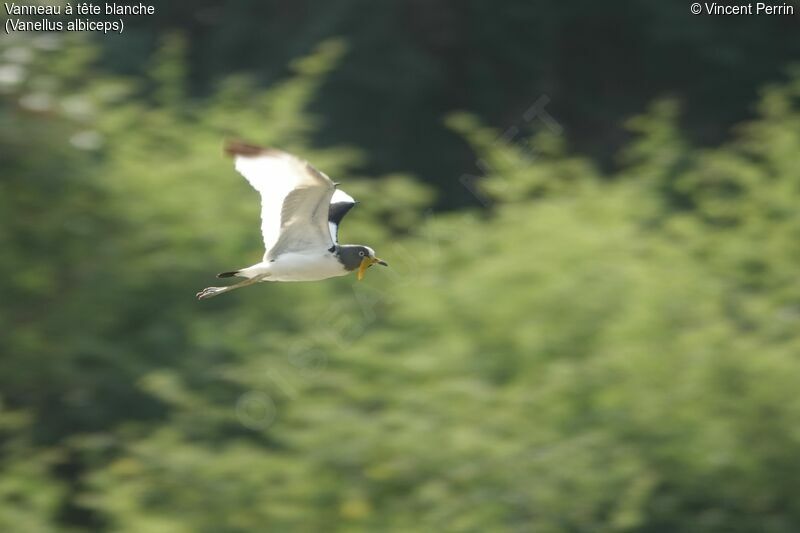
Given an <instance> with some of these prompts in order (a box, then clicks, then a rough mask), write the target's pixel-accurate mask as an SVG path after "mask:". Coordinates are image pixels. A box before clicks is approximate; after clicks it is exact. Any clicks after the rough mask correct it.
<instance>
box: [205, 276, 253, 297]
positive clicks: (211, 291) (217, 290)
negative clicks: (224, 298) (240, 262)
mask: <svg viewBox="0 0 800 533" xmlns="http://www.w3.org/2000/svg"><path fill="white" fill-rule="evenodd" d="M266 277H267V274H259V275H257V276H253V277H252V278H249V279H246V280H244V281H240V282H239V283H236V284H234V285H228V286H227V287H206V288H205V289H203V290H202V291H200V292H198V293H197V299H198V300H205V299H206V298H212V297H214V296H219V295H220V294H222V293H224V292H229V291H232V290H233V289H241V288H242V287H247V286H248V285H252V284H254V283H258V282H259V281H261V280H262V279H264V278H266Z"/></svg>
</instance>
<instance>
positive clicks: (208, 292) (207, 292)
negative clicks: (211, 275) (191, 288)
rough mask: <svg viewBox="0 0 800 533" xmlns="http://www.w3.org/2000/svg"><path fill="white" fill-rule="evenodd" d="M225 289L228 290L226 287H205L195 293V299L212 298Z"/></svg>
mask: <svg viewBox="0 0 800 533" xmlns="http://www.w3.org/2000/svg"><path fill="white" fill-rule="evenodd" d="M227 290H228V288H227V287H206V288H205V289H203V290H202V291H200V292H198V293H197V299H198V300H205V299H206V298H212V297H214V296H217V295H218V294H222V293H223V292H225V291H227Z"/></svg>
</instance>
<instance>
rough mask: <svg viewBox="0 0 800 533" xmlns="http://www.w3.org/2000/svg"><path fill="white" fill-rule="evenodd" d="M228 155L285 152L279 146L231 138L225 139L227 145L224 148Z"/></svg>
mask: <svg viewBox="0 0 800 533" xmlns="http://www.w3.org/2000/svg"><path fill="white" fill-rule="evenodd" d="M223 150H224V151H225V154H226V155H229V156H231V157H236V156H242V157H258V156H260V155H270V154H272V155H278V154H283V153H285V152H282V151H281V150H278V149H277V148H269V147H266V146H259V145H257V144H251V143H248V142H245V141H240V140H238V139H230V140H227V141H225V147H224V148H223Z"/></svg>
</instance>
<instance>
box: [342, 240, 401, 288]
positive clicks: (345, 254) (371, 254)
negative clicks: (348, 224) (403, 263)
mask: <svg viewBox="0 0 800 533" xmlns="http://www.w3.org/2000/svg"><path fill="white" fill-rule="evenodd" d="M339 258H340V260H341V261H342V264H344V266H345V268H346V269H347V270H356V271H357V272H358V273H357V274H356V276H357V277H358V280H359V281H361V280H362V279H364V273H365V272H366V271H367V269H368V268H369V267H371V266H372V265H381V266H389V264H388V263H387V262H386V261H384V260H383V259H381V258H379V257H378V256H376V255H375V250H373V249H372V248H370V247H369V246H361V245H346V246H340V247H339Z"/></svg>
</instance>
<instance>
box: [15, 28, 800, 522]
mask: <svg viewBox="0 0 800 533" xmlns="http://www.w3.org/2000/svg"><path fill="white" fill-rule="evenodd" d="M61 39H62V40H61V41H59V42H55V43H54V42H53V41H52V40H47V39H41V38H38V37H34V38H30V39H28V38H17V39H15V40H10V39H9V40H4V41H2V42H0V52H2V54H3V57H4V58H5V62H6V63H5V64H4V66H3V68H5V69H6V70H4V71H0V72H2V73H3V76H0V81H2V83H3V85H2V91H3V94H4V98H3V100H2V104H1V107H0V157H2V161H3V163H2V180H0V294H2V302H3V305H2V306H0V324H2V334H1V335H0V391H1V392H0V394H1V396H2V409H0V471H1V472H2V473H1V474H0V530H2V531H24V532H33V533H36V532H62V531H63V532H74V531H103V532H105V531H108V532H111V531H114V532H121V533H122V532H131V533H150V532H154V533H155V532H207V533H244V532H252V531H347V532H358V531H420V530H422V531H475V532H478V531H536V532H550V531H552V532H562V531H581V532H583V531H586V532H588V531H609V532H611V531H619V532H621V531H644V532H666V531H696V532H716V531H725V532H739V531H741V532H745V531H748V532H749V531H767V532H775V533H779V532H780V533H783V532H786V533H791V532H794V531H797V529H798V527H800V505H798V503H797V499H796V498H795V496H794V495H795V494H796V493H797V492H798V490H800V459H798V458H799V457H800V400H798V397H797V394H796V391H797V388H798V384H799V383H800V381H799V380H800V360H798V357H797V354H798V353H799V352H800V336H798V334H797V331H798V326H799V325H800V289H798V284H797V283H796V282H795V279H794V278H795V276H796V271H797V269H796V265H797V264H798V260H800V214H799V213H798V209H797V205H798V203H800V182H799V181H798V174H797V170H796V168H797V167H796V160H797V154H798V153H800V105H799V104H800V75H797V74H796V75H793V76H791V77H790V81H788V82H787V83H785V84H782V85H774V86H769V87H766V88H765V89H764V90H763V93H762V96H761V98H760V101H759V104H758V117H757V118H756V119H754V120H752V121H750V122H747V123H744V124H742V125H741V126H739V127H738V128H737V131H736V133H735V135H734V136H733V138H732V139H731V140H730V141H729V142H726V143H724V144H721V145H720V146H718V147H715V148H703V149H700V148H696V147H694V146H693V144H692V143H691V142H689V141H688V140H687V139H686V138H685V136H684V135H683V134H682V130H681V127H680V118H681V111H680V105H679V103H678V102H677V101H675V100H669V99H665V100H659V101H656V102H654V103H653V104H652V106H651V108H650V109H649V111H648V112H647V113H645V114H643V115H641V116H638V117H636V118H634V119H632V120H631V121H630V122H629V125H628V126H629V128H630V130H631V131H632V134H633V139H632V140H631V142H630V143H628V144H627V145H626V147H625V149H624V150H623V151H622V152H621V153H620V154H619V161H620V170H619V171H618V172H616V173H614V174H613V175H608V174H606V173H604V172H602V171H601V170H599V169H598V168H597V166H596V164H594V163H593V162H592V161H590V160H588V159H586V158H583V157H577V156H574V155H571V154H570V153H569V152H568V150H567V147H566V146H565V143H564V141H563V139H561V138H559V137H558V136H555V135H554V134H552V133H547V132H546V131H545V132H541V133H540V134H539V135H538V136H535V137H532V138H527V137H523V136H521V137H519V138H516V139H514V140H513V142H510V143H503V142H497V138H498V135H500V132H497V131H494V130H492V129H491V128H487V127H486V126H484V125H482V123H481V121H480V120H478V119H477V118H476V117H474V116H472V115H470V114H466V113H458V114H451V115H449V116H448V117H447V118H446V120H445V121H444V122H445V124H446V125H447V127H449V128H451V130H452V131H453V132H454V134H457V135H459V136H461V137H463V138H464V139H465V140H466V141H467V142H469V144H470V146H471V147H472V149H473V150H474V151H475V152H476V153H477V154H478V155H479V157H480V159H481V161H484V162H485V163H486V164H487V165H486V168H487V169H489V171H488V175H487V176H485V177H484V178H482V179H481V180H479V181H477V182H476V183H477V185H478V186H479V187H481V192H480V195H481V198H483V199H488V201H489V205H488V206H487V207H486V208H473V209H465V210H460V211H454V212H448V213H440V212H435V211H431V210H430V209H429V208H430V206H431V205H432V204H433V203H434V201H435V194H434V192H433V189H432V187H431V186H430V185H429V184H427V183H426V182H425V181H424V180H422V179H421V178H420V177H415V176H408V175H388V176H382V177H379V178H378V179H373V180H366V179H363V177H361V176H359V175H358V170H357V169H358V168H360V165H363V163H364V161H365V160H367V159H368V158H369V157H370V156H369V154H368V153H365V152H362V151H360V150H357V149H354V148H352V147H341V146H337V147H332V148H327V149H319V148H318V147H316V146H315V145H314V144H313V143H312V142H311V138H312V137H313V136H314V135H315V133H316V132H317V129H318V128H319V123H318V121H317V120H316V118H315V116H313V115H312V114H311V113H309V111H308V109H309V107H310V106H311V103H312V102H313V100H314V97H315V94H317V92H318V91H319V90H320V87H321V86H322V84H323V83H324V82H325V80H326V77H327V76H329V74H330V73H331V72H332V71H333V70H334V69H335V68H336V66H337V61H341V59H342V57H343V54H345V53H346V50H347V44H348V43H346V42H343V41H336V40H332V41H325V42H323V44H321V45H320V46H319V47H318V48H317V49H316V50H315V51H314V53H313V54H311V55H309V56H308V57H306V58H304V59H302V60H298V61H295V62H293V64H292V67H291V68H292V76H290V77H289V78H287V79H285V80H283V81H282V82H280V83H276V84H273V85H272V86H270V88H269V89H267V90H264V89H261V88H258V87H257V85H256V84H255V83H253V82H252V81H251V80H249V79H248V78H246V77H241V76H238V77H230V78H227V79H226V80H225V81H224V82H222V83H221V84H220V85H219V87H218V89H217V90H215V91H214V92H213V94H211V95H210V96H208V97H207V98H204V99H202V100H200V99H195V98H190V97H188V96H187V84H188V83H187V79H186V77H187V70H186V67H185V64H186V53H187V46H186V42H185V41H184V40H183V38H181V37H180V35H175V36H173V37H171V38H170V39H168V40H166V41H165V42H163V43H162V46H161V48H160V51H159V53H158V54H156V55H155V56H154V59H153V60H152V61H153V63H152V64H151V65H150V66H149V68H148V72H149V73H150V74H149V75H148V76H147V77H137V78H124V77H118V76H111V75H108V74H107V73H104V72H103V71H99V70H97V67H96V66H95V65H96V62H95V59H96V50H95V49H94V48H93V47H92V46H91V45H89V44H87V43H86V42H85V41H83V40H80V39H78V38H76V37H74V36H70V37H67V38H61ZM9 69H11V70H9ZM13 69H16V70H15V71H13V72H12V70H13ZM15 73H16V74H15ZM143 92H145V93H147V94H148V95H150V97H148V98H142V97H141V96H140V95H141V94H142V93H143ZM441 119H442V118H441V117H440V118H439V120H441ZM230 135H236V136H240V137H243V138H246V139H249V140H252V141H254V142H259V143H264V144H276V145H280V146H281V147H283V148H285V149H287V150H290V151H294V152H297V153H299V154H302V155H303V156H305V157H306V158H308V159H310V160H312V161H313V162H314V163H315V164H316V165H317V166H319V167H320V168H322V169H325V171H326V172H328V173H329V174H330V175H332V176H334V177H335V179H336V180H337V181H341V182H343V183H345V184H346V190H348V191H349V192H351V193H352V194H353V195H355V196H356V197H358V198H360V199H362V200H363V204H362V205H360V206H359V207H358V208H357V209H356V210H354V211H353V213H352V214H351V215H349V216H348V219H347V221H346V223H345V224H344V225H343V228H342V234H341V238H342V240H343V241H345V242H363V243H369V244H370V245H372V246H374V247H375V248H376V249H377V251H378V252H379V254H380V255H381V256H382V257H384V258H386V259H387V260H388V261H389V262H390V263H391V264H392V269H390V270H381V271H370V272H369V274H368V276H367V278H366V280H365V281H364V282H362V283H356V282H355V280H354V279H352V278H345V279H336V280H328V281H325V282H321V283H309V284H285V285H284V284H262V285H260V286H258V287H255V288H252V289H248V290H246V291H241V292H236V293H233V294H231V295H226V296H224V297H221V298H218V299H214V300H210V301H205V302H197V301H195V300H194V298H193V295H194V293H195V292H196V291H197V290H198V289H200V288H202V287H204V286H206V285H208V284H209V282H210V281H212V277H211V274H213V273H215V272H217V271H222V270H228V269H230V268H236V267H239V266H244V265H247V264H250V263H252V262H255V261H256V260H257V259H258V258H259V257H260V255H261V253H262V251H261V249H260V246H261V241H260V236H259V234H258V230H257V227H258V224H257V219H258V202H257V200H256V196H255V193H253V192H252V191H251V190H250V189H249V187H248V185H247V184H246V183H245V181H244V180H242V179H241V178H240V177H239V176H238V175H237V174H236V173H235V172H234V171H233V169H232V165H231V164H230V161H227V160H225V159H224V158H223V157H222V155H221V150H220V148H221V142H222V139H223V138H224V137H225V136H230ZM464 171H465V172H473V173H474V172H477V171H476V170H475V169H473V168H466V169H464Z"/></svg>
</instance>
